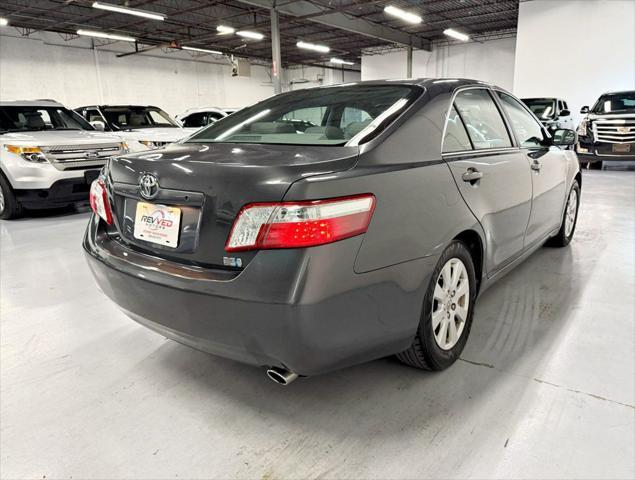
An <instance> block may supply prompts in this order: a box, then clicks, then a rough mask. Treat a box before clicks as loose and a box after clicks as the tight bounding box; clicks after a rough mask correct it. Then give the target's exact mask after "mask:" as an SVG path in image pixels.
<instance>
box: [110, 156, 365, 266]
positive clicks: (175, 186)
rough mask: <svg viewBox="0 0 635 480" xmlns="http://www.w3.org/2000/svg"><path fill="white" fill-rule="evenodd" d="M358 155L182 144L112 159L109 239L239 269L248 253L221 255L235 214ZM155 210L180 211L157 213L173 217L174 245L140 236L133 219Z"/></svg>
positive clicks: (185, 260) (156, 252) (250, 254)
mask: <svg viewBox="0 0 635 480" xmlns="http://www.w3.org/2000/svg"><path fill="white" fill-rule="evenodd" d="M357 155H358V149H357V148H356V147H332V146H329V147H324V146H320V147H315V146H306V145H263V144H181V145H174V146H171V147H168V148H166V149H163V150H156V151H152V152H146V153H142V154H136V155H130V156H124V157H118V158H115V159H113V160H112V161H111V163H110V167H109V181H110V185H111V191H112V194H113V204H114V205H113V206H114V211H115V212H114V214H115V224H116V225H115V227H113V230H112V231H111V233H113V234H115V235H119V236H120V237H121V239H122V240H123V241H124V242H126V243H128V244H130V245H132V246H134V248H137V249H139V250H141V251H144V252H146V253H149V254H152V255H156V256H161V257H164V258H169V259H171V260H173V261H179V262H183V263H187V264H191V265H195V266H202V267H223V268H244V267H245V266H246V265H247V264H248V263H249V261H250V260H251V259H252V258H253V256H254V255H255V253H254V252H240V253H239V254H238V253H235V254H232V255H229V254H227V253H226V252H225V250H224V247H225V242H226V241H227V237H228V236H229V233H230V231H231V227H232V225H233V222H234V219H235V218H236V216H237V214H238V212H239V211H240V209H241V208H242V207H243V206H244V205H246V204H248V203H255V202H277V201H281V200H282V199H283V197H284V195H285V193H286V192H287V190H288V188H289V186H290V185H291V184H292V183H293V182H295V181H297V180H300V179H303V178H307V177H310V176H314V175H321V174H328V173H332V172H338V171H343V170H347V169H350V168H352V167H353V166H354V165H355V162H356V161H357ZM145 175H151V176H152V177H154V178H155V179H156V180H157V182H158V188H157V189H156V191H153V192H152V193H156V197H154V198H152V199H147V198H144V197H143V196H142V195H141V193H142V192H141V189H140V187H139V181H140V178H141V177H142V176H145ZM299 200H301V199H299ZM140 202H142V203H144V204H149V205H150V206H147V205H145V206H144V205H142V206H139V203H140ZM157 205H159V206H163V205H164V206H166V207H172V208H177V209H178V211H167V210H161V211H160V212H159V213H158V214H157V215H162V216H164V215H168V216H169V218H170V219H172V220H175V219H176V216H178V217H179V220H178V223H179V225H178V234H177V235H178V238H176V239H175V240H176V245H175V244H174V242H173V243H172V244H170V245H167V244H157V243H154V242H150V241H145V240H144V239H142V238H140V237H139V231H140V228H141V227H139V225H138V224H139V221H140V220H141V218H137V217H138V216H139V215H140V216H142V217H143V215H146V216H152V215H155V213H156V211H157V208H156V206H157ZM158 208H159V209H160V207H158ZM140 210H143V211H140ZM162 218H163V217H162ZM170 221H171V220H170ZM135 224H137V227H135ZM152 227H153V228H159V227H160V226H155V225H152ZM135 228H136V229H137V231H136V234H135ZM170 228H171V229H174V228H176V227H175V226H173V225H172V226H171V227H170ZM166 238H167V237H166ZM155 240H156V239H155Z"/></svg>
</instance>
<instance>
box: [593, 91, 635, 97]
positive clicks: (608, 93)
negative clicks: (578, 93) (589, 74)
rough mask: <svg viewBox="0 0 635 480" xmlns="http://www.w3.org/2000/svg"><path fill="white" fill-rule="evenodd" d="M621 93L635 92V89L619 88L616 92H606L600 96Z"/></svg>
mask: <svg viewBox="0 0 635 480" xmlns="http://www.w3.org/2000/svg"><path fill="white" fill-rule="evenodd" d="M621 93H635V90H618V91H615V92H604V93H603V94H602V95H600V97H602V96H604V95H619V94H621Z"/></svg>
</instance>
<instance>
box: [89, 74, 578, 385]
mask: <svg viewBox="0 0 635 480" xmlns="http://www.w3.org/2000/svg"><path fill="white" fill-rule="evenodd" d="M298 122H302V123H303V124H310V125H311V126H309V127H308V128H306V129H301V130H298V129H297V128H296V125H297V123H298ZM575 142H576V134H575V132H573V131H570V130H557V131H555V132H553V133H552V134H550V133H548V132H547V131H546V130H545V129H544V127H543V126H542V125H541V123H540V121H539V120H538V119H537V118H536V117H535V116H534V114H533V113H532V112H531V111H530V110H529V109H527V107H526V106H525V105H524V104H523V103H522V102H520V101H519V100H518V99H517V98H516V97H514V96H513V95H511V94H510V93H508V92H506V91H505V90H503V89H501V88H498V87H496V86H493V85H490V84H486V83H482V82H479V81H474V80H465V79H424V80H406V81H383V82H361V83H354V84H345V85H339V86H331V87H321V88H314V89H306V90H299V91H293V92H289V93H284V94H281V95H277V96H274V97H271V98H269V99H267V100H264V101H262V102H260V103H257V104H255V105H253V106H251V107H248V108H245V109H243V110H241V111H240V112H237V113H235V114H234V115H231V116H229V117H227V118H224V119H222V120H220V121H218V122H216V123H214V124H212V125H210V126H208V127H207V128H205V129H203V130H201V131H200V132H198V133H197V134H195V135H193V136H192V137H189V138H188V139H187V140H184V141H182V142H180V143H179V144H175V145H171V146H169V147H167V148H164V149H160V150H155V151H151V152H146V153H139V154H131V155H124V156H120V157H116V158H113V159H111V160H110V162H109V164H108V165H107V166H106V167H105V169H104V170H103V171H102V173H101V175H100V177H99V178H98V179H97V180H96V181H95V182H94V183H93V184H92V187H91V196H90V198H91V206H92V209H93V211H94V214H93V215H92V217H91V219H90V222H89V225H88V228H87V232H86V235H85V238H84V242H83V246H84V249H85V251H86V252H87V259H88V262H89V265H90V267H91V270H92V272H93V274H94V276H95V278H96V280H97V282H98V284H99V285H100V287H101V288H102V290H103V291H104V292H105V293H106V295H108V296H109V297H110V298H111V299H112V300H113V301H114V302H115V303H116V304H118V305H119V307H121V309H123V311H124V312H126V313H127V314H128V315H129V316H130V317H131V318H132V319H134V320H136V321H137V322H139V323H140V324H142V325H145V326H146V327H148V328H150V329H152V330H154V331H156V332H158V333H160V334H162V335H164V336H166V337H168V338H171V339H173V340H176V341H177V342H181V343H183V344H185V345H189V346H191V347H194V348H196V349H200V350H203V351H206V352H210V353H213V354H216V355H220V356H223V357H226V358H230V359H234V360H237V361H241V362H245V363H248V364H252V365H255V366H259V367H263V368H264V369H266V371H267V374H268V375H269V377H270V378H271V379H272V380H274V381H276V382H278V383H281V384H288V383H290V382H291V381H293V380H294V379H295V378H297V377H298V376H310V375H316V374H320V373H324V372H328V371H331V370H334V369H337V368H341V367H345V366H348V365H353V364H357V363H360V362H365V361H369V360H372V359H377V358H380V357H384V356H388V355H393V354H396V355H397V357H398V358H399V359H400V360H401V361H403V362H404V363H406V364H408V365H411V366H414V367H418V368H423V369H429V370H442V369H445V368H447V367H449V366H450V365H451V364H452V363H453V362H455V361H456V360H457V358H458V357H459V355H460V354H461V351H462V350H463V348H464V346H465V344H466V342H467V340H468V336H469V333H470V327H471V325H472V321H473V312H474V305H475V303H476V301H477V298H478V296H479V294H480V293H482V292H483V291H484V290H485V289H486V288H488V287H489V286H490V285H491V284H492V283H493V282H494V281H495V280H497V279H498V278H500V277H501V276H502V275H503V274H504V273H506V272H507V271H509V270H510V269H511V268H513V267H514V266H515V265H517V264H518V263H519V262H521V261H522V260H523V259H525V258H526V257H527V256H528V255H529V254H531V253H532V252H533V251H535V250H536V249H537V248H539V247H540V246H541V245H543V244H544V243H545V242H547V241H549V242H550V243H552V244H553V245H555V246H560V247H564V246H566V245H568V244H569V242H570V241H571V238H572V237H573V234H574V231H575V225H576V219H577V213H578V206H579V200H580V191H581V186H582V181H581V180H582V179H581V176H580V171H579V167H578V162H577V159H576V156H575V152H573V151H572V150H570V149H567V148H564V147H567V146H570V145H573V144H574V143H575Z"/></svg>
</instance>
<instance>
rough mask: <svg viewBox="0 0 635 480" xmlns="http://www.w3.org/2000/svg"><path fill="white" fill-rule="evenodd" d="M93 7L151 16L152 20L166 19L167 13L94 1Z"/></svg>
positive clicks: (138, 15) (139, 15)
mask: <svg viewBox="0 0 635 480" xmlns="http://www.w3.org/2000/svg"><path fill="white" fill-rule="evenodd" d="M93 8H98V9H100V10H108V11H109V12H117V13H125V14H126V15H134V16H135V17H143V18H150V19H152V20H161V21H163V20H165V19H166V15H163V14H162V13H155V12H148V11H146V10H138V9H136V8H129V7H122V6H119V5H111V4H110V3H102V2H93Z"/></svg>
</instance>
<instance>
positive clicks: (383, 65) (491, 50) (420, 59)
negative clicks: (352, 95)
mask: <svg viewBox="0 0 635 480" xmlns="http://www.w3.org/2000/svg"><path fill="white" fill-rule="evenodd" d="M515 46H516V40H515V38H504V39H500V40H490V41H487V42H484V43H475V42H472V43H464V44H452V45H444V46H435V47H433V51H432V52H426V51H423V50H416V51H414V52H413V56H412V75H413V77H415V78H424V77H463V78H474V79H477V80H484V81H487V82H491V83H494V84H496V85H499V86H501V87H503V88H506V89H508V90H512V88H513V84H514V55H515ZM405 76H406V52H405V50H401V51H396V52H391V53H388V54H385V55H365V56H363V57H362V80H377V79H385V78H388V79H394V78H405Z"/></svg>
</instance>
